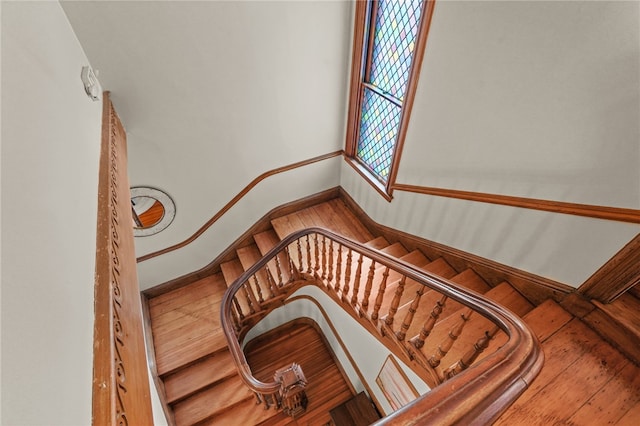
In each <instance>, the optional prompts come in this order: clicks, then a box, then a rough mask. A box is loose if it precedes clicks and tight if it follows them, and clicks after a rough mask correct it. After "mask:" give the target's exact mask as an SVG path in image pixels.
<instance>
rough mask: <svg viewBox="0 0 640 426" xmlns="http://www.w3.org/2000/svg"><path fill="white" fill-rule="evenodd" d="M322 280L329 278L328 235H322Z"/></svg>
mask: <svg viewBox="0 0 640 426" xmlns="http://www.w3.org/2000/svg"><path fill="white" fill-rule="evenodd" d="M321 278H322V281H325V280H326V279H327V237H326V236H324V235H323V236H322V277H321Z"/></svg>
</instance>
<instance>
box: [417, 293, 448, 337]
mask: <svg viewBox="0 0 640 426" xmlns="http://www.w3.org/2000/svg"><path fill="white" fill-rule="evenodd" d="M447 299H448V297H447V296H444V295H443V296H442V298H440V300H438V301H437V302H436V305H435V306H434V307H433V309H432V310H431V315H429V318H427V320H426V321H425V322H424V325H423V326H422V330H420V334H419V335H418V337H417V338H416V339H415V341H414V342H413V345H414V346H415V347H416V348H417V349H420V348H421V347H423V346H424V341H425V340H426V339H427V337H429V334H431V330H433V326H434V325H436V322H437V321H438V318H439V317H440V314H442V310H443V309H444V304H445V302H446V301H447Z"/></svg>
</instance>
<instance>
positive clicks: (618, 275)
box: [578, 234, 640, 303]
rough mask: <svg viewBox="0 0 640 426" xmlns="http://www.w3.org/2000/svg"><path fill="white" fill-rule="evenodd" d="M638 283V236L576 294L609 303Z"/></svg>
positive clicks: (639, 239) (639, 243)
mask: <svg viewBox="0 0 640 426" xmlns="http://www.w3.org/2000/svg"><path fill="white" fill-rule="evenodd" d="M638 283H640V234H638V235H636V236H635V238H633V239H632V240H631V241H630V242H629V243H627V245H625V246H624V247H623V248H622V249H620V251H618V253H616V254H615V255H614V256H613V257H612V258H611V259H610V260H609V261H608V262H607V263H605V264H604V265H603V266H602V267H601V268H600V269H598V270H597V271H596V272H595V273H594V274H593V275H592V276H591V277H589V278H588V279H587V280H586V281H585V282H584V284H582V285H581V286H580V287H579V288H578V292H579V293H581V294H583V295H585V296H586V297H588V298H590V299H596V300H598V301H599V302H602V303H610V302H612V301H614V300H615V299H616V298H617V297H618V296H620V295H621V294H623V293H624V292H625V291H627V290H628V289H630V288H631V287H633V286H635V285H636V284H638Z"/></svg>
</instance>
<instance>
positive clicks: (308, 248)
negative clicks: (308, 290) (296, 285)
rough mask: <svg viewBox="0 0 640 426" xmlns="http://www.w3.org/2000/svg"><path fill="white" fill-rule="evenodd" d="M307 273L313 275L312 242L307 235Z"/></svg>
mask: <svg viewBox="0 0 640 426" xmlns="http://www.w3.org/2000/svg"><path fill="white" fill-rule="evenodd" d="M306 240H307V273H309V274H310V273H311V242H310V241H309V234H307V238H306Z"/></svg>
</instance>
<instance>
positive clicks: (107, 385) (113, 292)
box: [92, 93, 153, 426]
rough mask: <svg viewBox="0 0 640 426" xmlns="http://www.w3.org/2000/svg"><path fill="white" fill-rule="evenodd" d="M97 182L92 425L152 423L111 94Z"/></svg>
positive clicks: (122, 154)
mask: <svg viewBox="0 0 640 426" xmlns="http://www.w3.org/2000/svg"><path fill="white" fill-rule="evenodd" d="M98 182H99V183H98V185H99V186H98V222H97V239H96V279H95V322H94V346H93V371H94V375H93V390H92V401H93V402H92V424H93V425H109V426H111V425H121V424H124V425H126V424H130V425H143V424H153V414H152V411H151V395H150V389H149V375H148V372H147V360H146V356H145V353H146V351H145V346H144V339H143V329H142V310H141V305H140V290H139V287H138V277H137V270H136V261H135V249H134V244H133V226H132V218H131V202H130V200H131V195H130V193H129V178H128V176H127V145H126V134H125V131H124V128H123V127H122V124H121V122H120V119H119V118H118V116H117V114H116V112H115V110H114V108H113V105H112V103H111V100H110V98H109V94H108V93H105V94H104V102H103V113H102V142H101V150H100V171H99V181H98Z"/></svg>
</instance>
